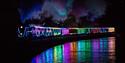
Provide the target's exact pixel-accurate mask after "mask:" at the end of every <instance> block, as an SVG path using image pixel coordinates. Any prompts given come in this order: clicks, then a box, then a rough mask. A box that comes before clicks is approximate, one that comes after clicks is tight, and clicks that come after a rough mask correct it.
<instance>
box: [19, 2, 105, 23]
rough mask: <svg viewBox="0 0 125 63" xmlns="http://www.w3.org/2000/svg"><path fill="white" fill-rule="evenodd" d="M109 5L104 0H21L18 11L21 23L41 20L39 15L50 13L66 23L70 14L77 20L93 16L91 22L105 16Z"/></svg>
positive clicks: (55, 18)
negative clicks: (33, 19) (32, 19)
mask: <svg viewBox="0 0 125 63" xmlns="http://www.w3.org/2000/svg"><path fill="white" fill-rule="evenodd" d="M106 8H107V3H106V2H105V1H103V0H34V1H33V0H20V6H19V8H18V11H19V13H20V16H21V17H20V18H21V22H23V23H24V22H25V20H26V19H31V18H35V19H40V16H39V14H40V13H44V12H45V11H48V15H52V16H54V18H53V20H62V21H64V20H65V19H66V18H67V15H68V14H69V13H72V14H73V15H75V17H76V18H79V17H81V16H89V14H90V13H91V14H92V16H91V18H90V21H95V19H97V18H99V17H101V16H103V15H105V11H106Z"/></svg>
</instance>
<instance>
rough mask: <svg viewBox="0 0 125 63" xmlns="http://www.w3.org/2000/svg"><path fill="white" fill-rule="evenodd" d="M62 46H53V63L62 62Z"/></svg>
mask: <svg viewBox="0 0 125 63" xmlns="http://www.w3.org/2000/svg"><path fill="white" fill-rule="evenodd" d="M62 54H63V53H62V45H59V46H55V47H54V62H55V63H58V62H62V60H63V58H62Z"/></svg>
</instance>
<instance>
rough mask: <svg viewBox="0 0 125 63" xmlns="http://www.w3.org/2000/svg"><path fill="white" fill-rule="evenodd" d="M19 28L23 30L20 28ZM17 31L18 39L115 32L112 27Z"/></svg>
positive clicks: (30, 27) (45, 28)
mask: <svg viewBox="0 0 125 63" xmlns="http://www.w3.org/2000/svg"><path fill="white" fill-rule="evenodd" d="M20 28H23V27H22V26H21V27H20ZM20 28H18V29H17V35H18V37H29V36H32V37H48V36H58V35H73V34H90V33H106V32H115V28H114V27H91V28H90V27H85V28H59V27H42V26H38V25H30V26H28V27H25V28H24V29H23V32H21V30H20Z"/></svg>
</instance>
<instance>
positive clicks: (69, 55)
mask: <svg viewBox="0 0 125 63" xmlns="http://www.w3.org/2000/svg"><path fill="white" fill-rule="evenodd" d="M31 63H115V37H106V38H98V39H91V40H80V41H76V42H69V43H65V44H62V45H57V46H55V47H53V48H50V49H48V50H46V51H45V52H42V53H41V54H39V55H37V56H36V57H34V58H33V59H32V61H31Z"/></svg>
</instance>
